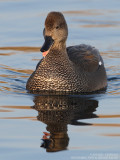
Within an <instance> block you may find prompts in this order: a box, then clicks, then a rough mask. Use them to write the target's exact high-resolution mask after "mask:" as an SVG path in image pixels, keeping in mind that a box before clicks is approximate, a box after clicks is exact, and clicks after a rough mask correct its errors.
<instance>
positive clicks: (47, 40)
mask: <svg viewBox="0 0 120 160" xmlns="http://www.w3.org/2000/svg"><path fill="white" fill-rule="evenodd" d="M53 43H54V40H53V39H52V37H50V36H45V42H44V44H43V46H42V47H41V49H40V51H41V52H45V51H48V50H49V49H50V47H51V46H52V44H53Z"/></svg>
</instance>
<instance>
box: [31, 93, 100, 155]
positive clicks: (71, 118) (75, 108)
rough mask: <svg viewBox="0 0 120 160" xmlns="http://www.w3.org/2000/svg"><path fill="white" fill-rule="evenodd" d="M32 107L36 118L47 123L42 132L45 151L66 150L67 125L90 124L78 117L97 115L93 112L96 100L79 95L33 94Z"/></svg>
mask: <svg viewBox="0 0 120 160" xmlns="http://www.w3.org/2000/svg"><path fill="white" fill-rule="evenodd" d="M34 103H35V105H34V106H33V108H34V109H35V110H37V111H38V116H37V119H38V120H39V121H41V122H43V123H45V124H46V125H47V127H46V130H47V131H48V132H49V133H47V132H43V137H42V141H43V143H42V144H41V147H44V148H46V151H47V152H56V151H61V150H66V149H67V146H68V144H69V137H68V133H67V125H68V124H71V125H91V124H88V123H82V122H78V121H77V120H79V119H87V118H95V117H97V116H96V115H95V114H94V113H93V112H94V111H96V108H97V107H98V101H96V100H93V99H92V98H87V97H79V96H61V95H60V96H58V95H57V96H52V95H51V96H35V98H34Z"/></svg>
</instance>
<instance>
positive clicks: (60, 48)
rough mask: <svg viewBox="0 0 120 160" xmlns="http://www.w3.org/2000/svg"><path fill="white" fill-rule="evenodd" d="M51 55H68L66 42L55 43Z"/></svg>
mask: <svg viewBox="0 0 120 160" xmlns="http://www.w3.org/2000/svg"><path fill="white" fill-rule="evenodd" d="M49 55H52V56H58V57H59V56H60V57H64V58H65V57H67V56H68V55H67V51H66V43H62V42H61V43H54V45H53V46H52V47H51V49H50V51H49Z"/></svg>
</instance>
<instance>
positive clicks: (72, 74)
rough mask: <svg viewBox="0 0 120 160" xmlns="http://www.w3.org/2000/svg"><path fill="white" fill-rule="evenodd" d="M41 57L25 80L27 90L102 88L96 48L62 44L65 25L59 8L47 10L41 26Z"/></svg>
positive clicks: (102, 73)
mask: <svg viewBox="0 0 120 160" xmlns="http://www.w3.org/2000/svg"><path fill="white" fill-rule="evenodd" d="M43 35H44V38H45V42H44V44H43V46H42V47H41V49H40V51H41V52H43V56H44V58H42V60H40V62H39V63H38V64H37V67H36V70H35V71H34V72H33V73H32V75H31V76H30V78H29V79H28V81H27V85H26V89H27V90H29V91H52V92H54V91H55V92H57V91H58V92H61V91H62V92H93V91H98V90H101V89H104V88H106V86H107V78H106V71H105V68H104V63H103V60H102V57H101V56H100V53H99V51H98V50H97V49H96V48H95V47H92V46H89V45H85V44H81V45H76V46H70V47H68V48H66V39H67V36H68V27H67V24H66V21H65V18H64V16H63V14H62V13H60V12H50V13H49V14H48V16H47V18H46V20H45V29H44V30H43Z"/></svg>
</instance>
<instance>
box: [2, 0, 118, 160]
mask: <svg viewBox="0 0 120 160" xmlns="http://www.w3.org/2000/svg"><path fill="white" fill-rule="evenodd" d="M50 11H61V12H63V14H64V16H65V19H66V21H67V24H68V28H69V36H68V40H67V46H69V45H75V44H80V43H85V44H90V45H93V46H95V47H96V48H98V49H99V50H100V52H101V55H102V57H103V59H104V63H105V67H106V71H107V75H108V88H107V91H106V92H105V93H101V94H94V95H76V96H75V95H74V96H73V95H71V96H50V95H47V96H45V95H44V96H43V95H41V96H36V95H33V94H30V93H27V91H26V89H25V86H26V81H27V79H28V77H29V76H30V74H31V73H32V72H33V70H34V69H35V67H36V64H37V63H38V61H39V60H40V59H41V58H42V54H41V53H40V51H39V48H40V46H41V45H42V44H43V41H44V39H43V35H42V32H43V28H44V20H45V17H46V16H47V14H48V12H50ZM119 17H120V1H119V0H114V1H112V0H106V1H104V0H101V1H98V0H79V1H78V0H74V1H73V0H64V1H63V0H61V1H55V0H51V1H49V0H46V1H43V0H29V1H28V0H22V1H19V0H16V1H14V0H13V1H12V0H9V1H7V0H1V1H0V128H1V129H0V160H8V159H10V160H11V159H12V160H16V159H17V160H19V159H26V160H27V159H29V160H33V159H36V160H38V159H41V160H42V159H50V160H51V159H52V160H53V159H57V160H64V159H67V160H69V159H90V158H91V159H95V158H96V159H110V158H111V159H113V160H114V159H120V149H119V148H120V143H119V137H120V123H119V122H120V107H119V106H120V105H119V104H120V18H119ZM30 47H33V48H30ZM43 132H48V133H49V132H50V133H51V138H49V139H51V141H50V142H51V143H50V149H49V150H48V149H45V148H43V147H40V146H41V144H42V143H43V140H41V139H42V137H43V135H44V133H43ZM56 133H57V134H56ZM48 137H49V136H48ZM45 143H46V144H47V142H46V141H44V145H45ZM53 151H56V152H53Z"/></svg>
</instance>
